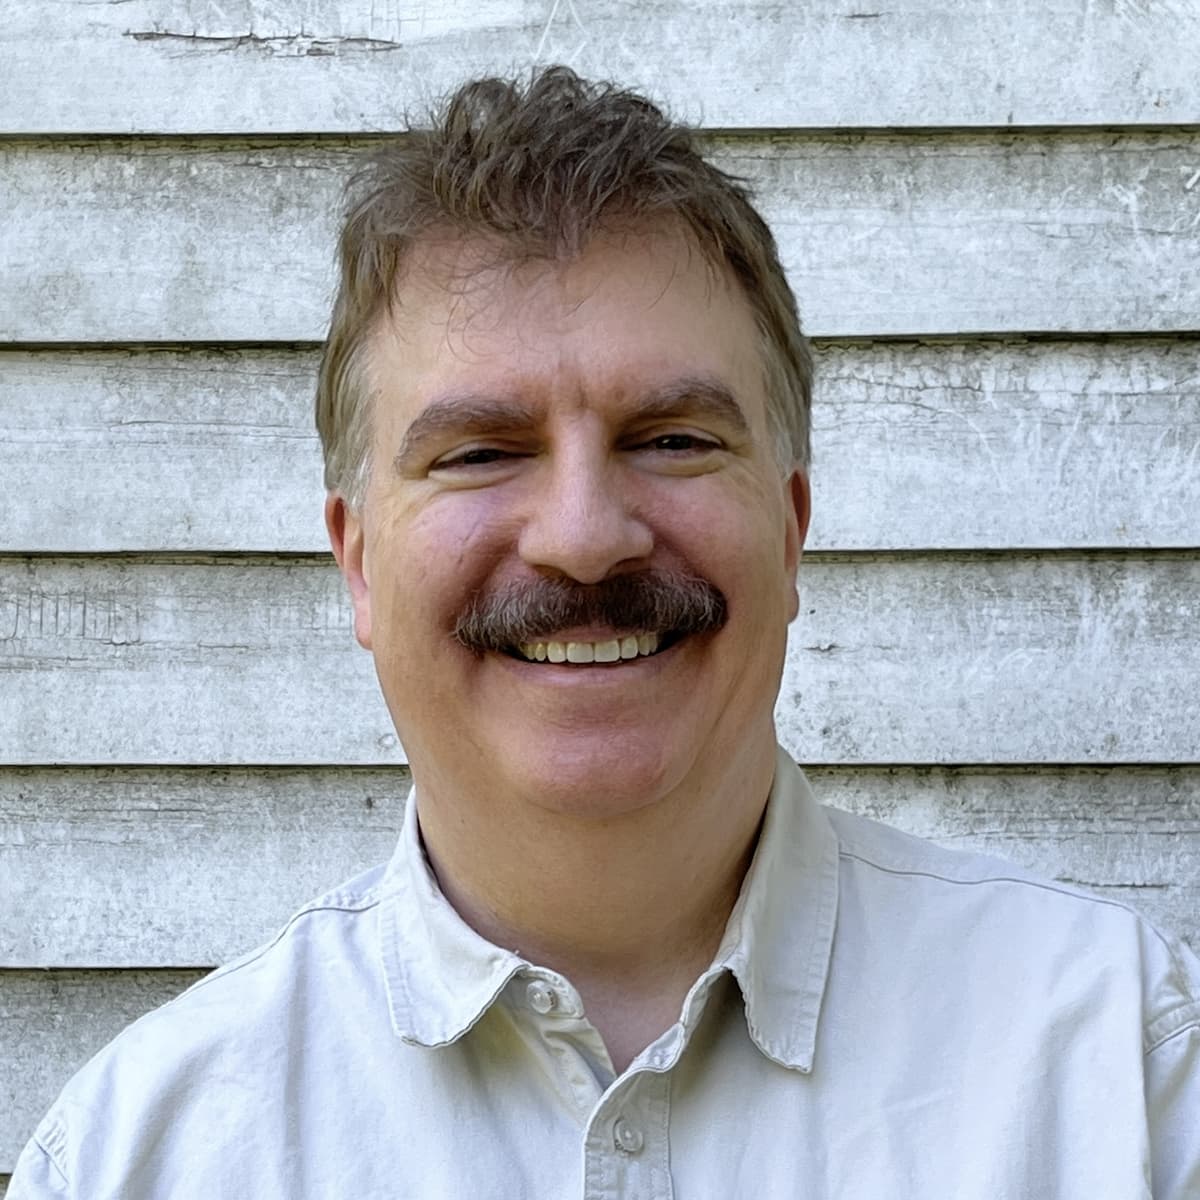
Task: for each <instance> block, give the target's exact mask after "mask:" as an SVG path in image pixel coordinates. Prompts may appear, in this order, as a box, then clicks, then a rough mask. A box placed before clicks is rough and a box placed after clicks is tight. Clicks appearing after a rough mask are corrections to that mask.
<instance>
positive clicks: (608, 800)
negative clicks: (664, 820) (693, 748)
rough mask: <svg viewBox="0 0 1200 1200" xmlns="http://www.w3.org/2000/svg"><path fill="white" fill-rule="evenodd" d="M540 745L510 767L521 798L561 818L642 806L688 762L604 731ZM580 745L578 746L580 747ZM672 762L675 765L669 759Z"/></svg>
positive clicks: (673, 783) (681, 774)
mask: <svg viewBox="0 0 1200 1200" xmlns="http://www.w3.org/2000/svg"><path fill="white" fill-rule="evenodd" d="M571 740H572V741H573V742H575V743H576V744H572V745H568V746H564V745H561V744H559V745H557V746H555V747H554V748H553V750H551V748H549V747H544V746H543V747H540V748H539V749H538V750H537V751H534V752H533V753H531V754H529V755H528V756H523V757H522V759H521V761H520V763H519V764H514V765H513V769H512V772H511V773H510V774H509V776H508V777H509V778H519V779H520V780H521V783H520V785H519V786H520V787H521V790H522V792H523V793H524V795H525V797H526V799H527V800H528V801H530V802H531V803H533V804H535V805H537V806H538V807H540V808H544V809H547V810H549V811H552V812H558V813H562V814H563V815H569V816H577V817H584V818H597V819H602V818H605V817H619V816H622V815H624V814H626V813H631V812H636V811H637V810H638V809H642V808H646V807H648V806H650V805H652V804H654V803H655V801H656V800H659V799H661V798H662V797H663V796H665V795H667V794H668V793H669V792H670V791H671V790H672V789H673V788H675V787H677V786H678V785H679V784H680V783H682V782H683V780H684V778H685V777H686V776H687V774H688V773H689V769H690V767H691V766H692V765H693V763H692V762H687V763H682V764H681V763H679V762H678V760H677V759H674V756H669V755H664V753H663V749H664V748H663V746H662V745H661V743H659V744H656V745H646V744H641V745H639V744H638V743H639V742H643V743H645V742H649V741H650V739H630V738H626V737H623V736H621V735H620V734H614V733H609V734H607V735H597V736H596V737H592V738H586V739H571ZM580 743H582V744H580ZM673 759H674V761H673Z"/></svg>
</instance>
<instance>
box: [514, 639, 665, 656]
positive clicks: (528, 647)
mask: <svg viewBox="0 0 1200 1200" xmlns="http://www.w3.org/2000/svg"><path fill="white" fill-rule="evenodd" d="M517 649H519V650H520V651H521V653H522V654H523V655H524V656H525V657H526V658H527V659H529V661H530V662H552V663H563V662H569V663H590V662H598V663H613V662H619V661H620V660H622V659H628V658H637V657H638V656H639V655H641V656H643V657H644V656H646V655H648V654H653V653H654V652H655V651H656V650H657V649H658V634H657V633H639V634H638V635H637V636H636V637H635V636H634V635H632V634H630V635H629V636H628V637H623V638H612V639H611V640H609V641H606V642H523V643H522V644H521V645H520V646H518V647H517Z"/></svg>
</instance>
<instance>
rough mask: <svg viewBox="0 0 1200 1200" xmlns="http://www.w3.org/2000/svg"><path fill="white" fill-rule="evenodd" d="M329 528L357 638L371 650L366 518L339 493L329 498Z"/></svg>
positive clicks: (330, 495)
mask: <svg viewBox="0 0 1200 1200" xmlns="http://www.w3.org/2000/svg"><path fill="white" fill-rule="evenodd" d="M325 528H326V529H328V530H329V544H330V545H331V546H332V547H333V557H334V558H336V559H337V565H338V567H339V568H340V569H341V572H342V577H343V578H344V579H345V580H346V586H347V587H348V588H349V589H350V602H351V603H352V604H353V605H354V636H355V638H356V639H357V640H358V644H359V645H360V646H361V647H362V648H363V649H364V650H370V649H371V596H370V587H369V585H368V583H367V576H366V572H365V570H364V563H363V540H364V539H363V523H362V518H361V517H359V516H358V515H357V514H356V513H354V512H352V511H351V509H350V506H349V505H348V504H347V503H346V501H345V500H344V499H343V498H342V497H341V496H339V495H337V493H335V492H331V493H330V494H329V495H328V496H327V497H326V499H325Z"/></svg>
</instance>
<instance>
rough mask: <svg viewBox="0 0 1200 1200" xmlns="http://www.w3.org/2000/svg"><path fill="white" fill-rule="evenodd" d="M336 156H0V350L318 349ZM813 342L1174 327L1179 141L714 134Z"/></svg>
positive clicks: (329, 146)
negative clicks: (107, 345) (8, 346)
mask: <svg viewBox="0 0 1200 1200" xmlns="http://www.w3.org/2000/svg"><path fill="white" fill-rule="evenodd" d="M356 145H359V143H353V142H349V141H342V142H328V143H320V144H304V143H292V142H288V143H275V142H271V143H267V142H262V143H254V142H250V143H247V142H241V143H215V144H214V143H211V142H182V143H181V142H164V141H156V140H149V141H120V140H114V141H101V142H89V143H86V144H73V143H70V142H12V143H8V144H6V145H0V156H2V158H0V162H2V165H0V211H3V212H5V214H6V220H5V222H4V223H3V225H0V257H2V258H3V260H4V261H5V262H6V264H7V267H8V269H7V270H6V272H5V273H4V275H3V276H2V277H0V341H10V342H32V343H47V342H49V343H53V342H105V341H119V342H143V341H145V342H160V341H182V342H189V341H197V340H198V341H213V342H222V341H255V342H257V341H289V342H291V341H311V340H316V339H319V338H320V337H322V336H323V334H324V331H325V326H326V322H327V317H328V304H329V297H330V291H331V286H332V279H333V272H332V245H333V230H334V227H335V225H336V220H337V212H338V210H339V208H340V204H341V200H340V194H341V186H342V183H343V180H344V178H345V176H346V175H347V173H348V170H349V168H350V165H351V163H352V162H353V160H354V148H355V146H356ZM712 149H713V152H714V157H715V158H716V160H717V161H718V162H719V163H720V164H721V165H722V166H723V167H725V168H727V169H729V170H731V171H733V172H734V173H736V174H738V175H743V176H745V177H747V178H748V179H750V180H751V181H752V182H753V183H754V184H755V185H756V186H757V188H758V189H759V192H760V198H761V203H762V207H763V210H764V212H765V214H766V215H767V216H768V218H769V219H770V220H771V222H772V224H773V226H774V228H775V230H776V233H777V235H778V237H779V241H780V246H781V253H782V255H783V258H784V261H785V264H786V266H787V268H788V271H789V276H790V279H791V282H792V284H793V286H794V288H795V290H796V293H797V295H798V297H799V301H800V307H801V312H802V314H803V316H804V319H805V324H806V328H807V329H808V330H809V332H810V333H813V334H815V335H820V336H851V337H871V336H903V335H936V334H972V333H1023V332H1052V333H1053V332H1068V333H1069V332H1089V331H1092V332H1094V331H1099V332H1160V333H1169V332H1178V331H1180V330H1194V329H1195V328H1196V323H1197V317H1196V314H1197V312H1198V311H1200V238H1198V237H1196V221H1197V217H1198V215H1200V187H1196V186H1193V184H1194V176H1195V172H1196V170H1197V167H1196V164H1197V162H1198V161H1200V132H1195V133H1184V132H1171V133H1137V134H1130V133H1124V134H1118V133H1090V134H1083V133H1064V134H994V135H957V134H955V135H946V136H933V135H925V136H897V135H883V134H880V135H870V136H845V137H779V138H769V137H741V138H731V137H721V138H716V139H714V141H713V142H712Z"/></svg>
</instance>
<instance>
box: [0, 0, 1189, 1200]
mask: <svg viewBox="0 0 1200 1200" xmlns="http://www.w3.org/2000/svg"><path fill="white" fill-rule="evenodd" d="M51 10H52V11H51ZM428 10H434V11H433V12H430V11H428ZM533 61H542V62H548V61H565V62H569V63H571V64H573V65H575V66H577V67H578V68H579V69H581V70H582V71H584V72H585V73H595V74H602V75H608V76H611V77H615V78H618V79H620V80H622V81H623V82H628V83H631V84H634V85H639V86H642V87H644V88H646V89H648V90H649V91H650V92H652V93H653V94H655V95H657V96H658V97H660V98H664V99H666V100H668V101H669V102H671V103H672V105H673V106H674V108H675V110H676V111H677V112H679V113H681V114H682V115H685V116H688V117H691V118H694V119H698V120H700V121H701V122H702V123H703V124H704V125H705V126H706V127H707V128H708V129H709V130H711V131H712V136H711V148H712V152H713V154H714V155H715V156H716V158H717V159H718V160H719V161H721V162H722V163H723V164H724V165H725V166H727V167H729V168H731V169H732V170H734V171H736V172H738V173H741V174H743V175H745V176H747V177H748V178H750V179H751V180H753V181H754V183H755V184H756V186H757V187H758V188H759V189H760V195H761V202H762V205H763V207H764V209H765V210H766V212H767V214H768V216H769V218H770V219H771V220H772V221H773V223H774V225H775V228H776V230H777V232H778V234H779V237H780V240H781V243H782V248H783V253H784V257H785V260H786V263H787V265H788V268H789V272H790V274H791V278H792V280H793V283H794V286H795V288H796V290H797V293H798V295H799V298H800V303H801V307H802V312H803V315H804V318H805V323H806V327H807V328H808V330H809V331H810V332H811V333H812V334H813V335H814V336H815V338H816V339H817V350H818V359H819V387H818V405H817V409H816V417H815V420H816V438H815V441H816V466H815V478H814V486H815V496H816V515H815V518H814V525H813V535H812V542H811V553H810V554H809V555H808V556H807V557H806V559H805V564H804V568H803V575H802V584H803V598H804V600H805V604H804V610H803V614H802V616H801V618H800V620H799V621H798V622H797V624H796V626H795V628H794V630H793V636H792V640H791V649H790V654H789V661H788V669H787V678H786V681H785V686H784V689H783V693H782V696H781V699H780V707H779V716H780V727H781V731H782V736H783V738H784V740H785V742H786V743H787V745H788V746H789V747H790V748H791V750H792V751H793V752H794V753H795V754H796V755H797V756H798V757H799V758H800V760H801V761H802V762H805V763H808V764H812V769H811V774H812V776H813V781H814V784H815V786H816V787H817V789H818V792H819V794H820V795H821V796H822V797H823V798H825V799H826V800H828V801H829V802H830V803H833V804H837V805H843V806H846V807H849V808H853V809H856V810H858V811H861V812H865V813H868V814H870V815H873V816H879V817H882V818H883V819H885V820H888V821H891V822H893V823H895V824H897V825H901V826H904V827H906V828H908V829H912V830H915V831H917V832H919V833H923V834H927V835H929V836H932V837H934V838H936V839H938V840H939V841H943V842H946V843H949V844H955V845H971V846H978V847H983V848H986V849H988V850H991V851H995V852H998V853H1000V854H1003V855H1006V856H1008V857H1011V858H1014V859H1017V860H1020V861H1022V862H1024V863H1027V864H1030V865H1031V866H1033V867H1035V868H1038V869H1039V870H1041V871H1043V872H1046V873H1048V874H1052V875H1055V876H1057V877H1059V878H1061V879H1068V880H1072V881H1076V882H1080V883H1083V884H1086V885H1088V886H1090V887H1093V888H1097V889H1100V890H1102V891H1103V892H1104V893H1105V894H1106V895H1111V896H1117V897H1120V898H1122V899H1128V900H1130V901H1131V902H1133V903H1135V904H1137V905H1139V906H1141V907H1142V908H1143V909H1144V910H1145V911H1146V912H1147V913H1149V914H1150V915H1151V916H1152V917H1154V918H1156V919H1158V920H1160V921H1161V922H1163V923H1165V924H1166V925H1168V926H1170V927H1173V928H1174V929H1176V930H1178V931H1179V932H1181V933H1182V934H1183V935H1184V936H1185V937H1187V938H1189V939H1190V940H1191V942H1192V944H1193V945H1194V946H1197V947H1200V909H1198V904H1197V902H1198V900H1200V874H1198V868H1200V758H1198V755H1197V745H1198V743H1200V703H1198V702H1197V689H1198V687H1200V650H1198V648H1197V645H1198V639H1197V629H1198V619H1200V599H1198V592H1200V587H1198V585H1200V554H1198V553H1197V548H1198V547H1200V405H1198V403H1197V382H1198V380H1200V333H1198V331H1200V319H1198V311H1200V303H1198V302H1200V87H1198V86H1197V84H1198V81H1200V72H1198V69H1197V67H1196V64H1197V63H1198V62H1200V16H1198V15H1197V9H1196V8H1194V7H1193V6H1192V5H1190V4H1183V3H1175V4H1170V3H1162V4H1151V3H1147V2H1135V0H1125V2H1122V0H1108V2H1107V3H1104V2H1094V0H1007V2H1006V3H1004V4H995V5H993V4H990V3H983V2H980V3H977V4H967V3H961V4H948V3H945V2H943V3H937V2H935V0H895V2H892V3H890V4H889V6H888V8H887V10H886V11H884V10H881V9H880V10H876V8H875V5H874V3H867V2H866V0H862V2H856V0H812V2H811V3H806V4H804V5H795V6H790V5H782V6H781V5H779V4H778V3H767V2H765V0H764V2H759V0H741V2H737V3H730V4H721V5H717V4H705V3H700V2H698V0H692V2H690V3H689V2H687V0H662V2H661V3H658V4H654V5H646V4H640V3H632V2H630V0H475V2H473V3H471V4H469V5H467V4H444V5H425V4H421V5H416V4H411V5H409V4H405V3H401V2H397V3H389V4H381V3H379V2H378V0H336V2H335V0H307V2H303V3H302V2H292V3H283V2H282V0H281V2H278V3H275V2H272V0H230V2H228V3H223V4H221V5H217V4H215V3H214V4H209V3H201V2H200V0H123V2H122V3H119V4H118V3H109V4H95V3H85V2H83V0H64V2H60V3H57V4H47V3H45V2H44V0H16V2H15V5H10V6H9V10H8V12H7V13H6V18H5V22H4V25H3V27H2V28H0V135H2V137H0V255H2V260H3V263H4V266H3V275H2V277H0V343H2V348H0V431H2V434H0V480H2V481H3V487H2V489H0V496H2V497H3V499H2V500H0V505H2V509H0V511H2V519H0V1194H2V1193H3V1191H4V1180H5V1179H6V1176H5V1175H4V1174H3V1173H4V1172H7V1171H11V1168H12V1164H13V1162H14V1160H15V1157H16V1155H17V1152H18V1150H19V1148H20V1146H21V1144H22V1143H23V1142H24V1140H25V1139H26V1138H27V1137H28V1135H29V1133H30V1132H31V1130H32V1127H33V1125H34V1123H35V1121H36V1119H37V1118H38V1116H39V1115H40V1114H41V1112H42V1111H43V1110H44V1109H45V1108H46V1107H47V1105H48V1104H49V1103H50V1101H51V1100H52V1098H53V1096H54V1095H55V1094H56V1093H57V1091H58V1089H59V1088H60V1086H61V1085H62V1083H63V1082H64V1081H65V1079H66V1078H67V1076H68V1075H69V1074H70V1073H71V1072H72V1071H73V1070H74V1069H75V1067H76V1066H78V1065H79V1064H80V1063H81V1062H82V1061H83V1060H84V1059H85V1058H86V1057H87V1056H88V1055H89V1054H90V1053H91V1052H92V1051H93V1050H95V1049H97V1048H98V1047H99V1046H100V1045H101V1044H103V1042H105V1041H106V1040H107V1039H108V1038H109V1037H110V1036H111V1035H112V1034H113V1033H115V1032H116V1031H117V1030H118V1029H119V1028H120V1027H121V1026H123V1025H124V1024H125V1023H127V1022H128V1021H129V1020H131V1019H132V1018H133V1017H135V1016H136V1015H138V1014H139V1013H141V1012H143V1011H144V1010H145V1009H147V1008H149V1007H151V1006H153V1005H156V1004H158V1003H159V1002H161V1001H163V1000H165V999H166V998H168V997H169V996H170V995H172V994H173V993H174V992H176V991H178V990H179V989H180V988H181V987H183V986H184V985H186V984H187V983H189V982H190V981H192V980H193V979H195V978H197V977H198V976H199V975H200V974H201V973H202V972H203V971H204V969H205V968H208V967H210V966H211V965H213V964H216V963H218V962H219V961H222V960H224V959H227V958H229V957H230V956H232V955H234V954H236V953H238V952H240V951H241V950H243V949H245V948H247V947H249V946H251V945H252V944H254V943H255V942H257V941H258V940H260V939H261V938H262V937H264V936H265V935H266V934H267V933H268V932H269V931H270V930H272V929H273V928H274V927H275V926H276V925H277V924H278V923H279V922H280V921H281V920H282V919H283V918H284V917H285V916H286V915H287V913H288V912H289V911H290V910H291V909H292V908H294V907H295V906H297V905H298V904H300V903H301V902H302V901H303V900H305V899H306V898H307V897H308V896H309V895H311V894H315V893H316V892H317V891H319V890H321V889H323V888H324V887H325V886H327V885H331V884H333V883H334V882H336V881H337V880H339V879H340V878H342V877H343V876H345V875H348V874H350V873H351V872H353V871H355V870H357V869H358V868H359V867H361V866H363V865H366V864H368V863H370V862H374V861H377V860H379V859H381V858H383V857H385V856H386V855H387V854H388V853H389V852H390V849H391V844H392V841H393V838H394V835H395V832H396V830H397V827H398V824H399V821H400V814H401V807H402V804H403V801H404V796H405V792H406V788H407V775H406V772H405V769H404V766H403V763H404V756H403V750H402V748H401V747H400V746H398V745H397V742H396V738H395V735H394V733H393V732H392V730H391V727H390V724H389V721H388V718H387V714H386V711H385V709H384V706H383V703H382V700H381V699H380V698H379V696H378V694H377V691H376V686H375V682H374V677H373V673H372V669H371V664H370V660H369V658H368V657H367V656H366V655H365V654H363V653H361V652H360V651H358V650H357V648H356V647H355V646H354V643H353V640H352V637H351V633H350V614H349V607H348V604H347V602H346V599H345V597H344V596H343V594H342V588H341V583H340V580H339V578H338V576H337V574H336V571H335V569H334V567H333V565H332V560H331V559H330V558H329V557H328V555H327V553H326V550H325V542H324V534H323V530H322V528H321V523H320V503H321V499H322V493H321V486H320V466H319V453H318V448H317V444H316V439H315V435H314V434H313V433H312V431H311V428H310V415H309V414H310V404H311V393H312V386H313V372H314V365H315V362H316V356H317V345H318V342H319V339H320V338H321V336H322V333H323V330H324V323H325V319H326V313H327V305H328V301H329V298H330V285H331V279H332V271H331V265H332V257H331V255H332V231H333V229H334V227H335V222H336V213H337V208H338V203H339V189H340V187H341V184H342V181H343V179H344V177H345V175H346V172H347V168H348V166H349V164H350V163H351V161H352V159H353V157H354V154H355V153H356V151H357V150H358V149H360V148H361V147H362V146H363V145H364V144H366V143H367V142H368V141H369V140H371V138H372V137H373V136H375V135H377V134H378V133H379V132H381V131H396V130H402V129H403V128H404V127H405V125H406V113H408V112H410V111H416V112H419V111H420V110H421V108H422V107H423V105H424V104H425V102H426V101H427V100H428V99H429V98H431V97H432V96H435V95H437V94H438V93H440V92H442V91H443V90H445V89H446V88H447V87H449V86H452V85H453V84H455V83H457V82H458V81H460V80H461V79H462V78H464V77H467V76H469V75H472V74H476V73H479V72H481V71H485V70H489V69H495V68H501V69H503V68H510V67H514V66H517V67H520V66H523V65H527V64H529V63H531V62H533Z"/></svg>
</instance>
